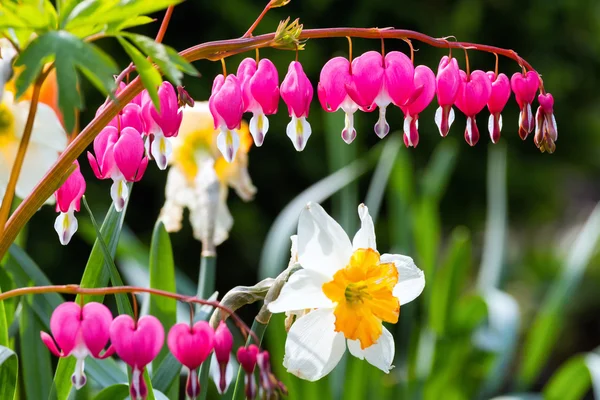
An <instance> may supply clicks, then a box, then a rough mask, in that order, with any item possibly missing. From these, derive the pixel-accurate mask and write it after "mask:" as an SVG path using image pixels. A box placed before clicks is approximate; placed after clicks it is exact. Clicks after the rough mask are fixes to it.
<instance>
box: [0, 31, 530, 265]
mask: <svg viewBox="0 0 600 400" xmlns="http://www.w3.org/2000/svg"><path fill="white" fill-rule="evenodd" d="M346 36H349V37H360V38H370V39H381V38H384V39H413V40H417V41H420V42H423V43H426V44H428V45H431V46H433V47H439V48H448V49H452V48H458V49H463V48H470V49H475V50H479V51H485V52H489V53H496V54H498V55H501V56H504V57H508V58H511V59H513V60H515V61H516V62H517V63H518V64H519V65H520V66H521V67H522V68H525V69H528V70H532V71H535V70H534V69H533V67H532V66H531V65H530V64H529V63H528V62H527V61H525V60H524V59H523V58H521V57H520V56H519V55H518V54H517V53H516V52H515V51H513V50H508V49H502V48H498V47H494V46H488V45H482V44H475V43H467V42H451V41H448V40H447V39H444V38H434V37H431V36H428V35H425V34H422V33H419V32H415V31H410V30H403V29H378V28H325V29H306V30H303V31H302V32H301V33H300V35H299V36H298V38H297V39H298V40H304V39H324V38H338V37H346ZM279 45H281V44H280V43H277V42H276V41H275V33H269V34H265V35H260V36H253V37H249V38H243V37H242V38H239V39H230V40H219V41H214V42H207V43H202V44H199V45H197V46H193V47H190V48H189V49H186V50H183V51H182V52H180V53H179V54H180V55H181V56H182V57H184V58H185V59H186V60H187V61H197V60H202V59H208V60H220V59H221V58H223V57H224V56H229V55H234V54H239V53H244V52H246V51H251V50H252V51H254V50H255V49H259V48H263V47H278V46H279ZM142 89H143V85H142V82H141V80H140V78H139V77H136V78H135V79H134V80H133V81H132V82H131V83H130V84H129V85H127V87H126V88H125V89H124V90H122V91H121V92H120V93H119V95H118V96H117V99H116V101H110V102H109V103H108V104H107V106H106V107H105V108H104V109H103V110H102V111H101V112H100V113H99V114H98V115H97V116H96V117H95V118H94V119H93V120H92V122H90V124H88V125H87V126H86V127H85V128H84V129H83V130H82V131H81V133H80V134H79V135H78V136H77V138H76V139H75V140H73V141H72V142H71V143H70V144H69V146H68V147H67V149H66V150H65V151H64V152H63V153H62V154H61V156H60V157H59V158H58V160H57V161H56V163H55V164H54V165H53V166H52V168H50V170H49V171H48V172H47V173H46V175H45V176H44V178H42V180H41V181H40V182H39V183H38V185H37V186H36V187H35V188H34V189H33V191H32V192H31V194H30V195H29V196H27V198H25V200H24V201H23V202H22V203H21V205H20V206H19V207H18V208H17V210H16V211H15V212H14V213H13V215H11V217H10V219H9V220H8V222H7V223H6V225H5V224H4V221H6V217H7V216H8V214H2V213H0V233H1V234H2V235H0V237H1V239H0V258H1V257H2V256H3V255H4V254H5V253H6V252H7V251H8V248H9V247H10V245H11V243H12V242H13V241H14V239H15V237H16V236H17V234H18V232H19V231H20V229H21V228H22V227H23V225H25V223H27V221H29V219H30V218H31V217H32V216H33V214H34V213H35V212H36V211H37V210H38V209H39V208H40V207H41V206H42V205H43V204H44V202H45V201H46V200H47V199H48V198H49V197H50V196H51V195H52V193H53V192H54V191H55V190H56V189H57V188H58V186H59V185H60V183H61V179H62V177H63V175H64V174H65V171H67V169H68V168H69V167H70V166H71V165H72V164H73V161H74V160H75V159H76V158H77V157H78V156H79V155H80V154H81V153H83V152H84V151H85V149H86V148H87V146H89V145H90V143H92V141H93V140H94V138H95V137H96V136H97V135H98V134H99V133H100V131H101V130H102V129H103V128H104V127H105V126H106V125H107V124H108V123H109V122H110V120H111V119H113V118H114V117H115V116H116V115H117V113H118V112H119V110H121V109H122V108H123V107H124V106H125V105H126V104H127V103H129V102H130V101H131V100H132V99H133V98H134V97H135V96H136V95H137V94H138V93H140V92H141V91H142ZM7 193H8V191H7ZM5 197H6V196H5ZM7 211H8V210H6V211H3V212H4V213H6V212H7ZM2 231H3V232H2Z"/></svg>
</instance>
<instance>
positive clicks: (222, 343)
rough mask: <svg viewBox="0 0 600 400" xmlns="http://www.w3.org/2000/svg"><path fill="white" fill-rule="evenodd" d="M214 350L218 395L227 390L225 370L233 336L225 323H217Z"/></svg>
mask: <svg viewBox="0 0 600 400" xmlns="http://www.w3.org/2000/svg"><path fill="white" fill-rule="evenodd" d="M213 344H214V348H215V358H216V359H217V362H218V363H219V382H218V384H217V386H218V388H219V393H225V390H226V388H227V384H228V383H227V379H226V374H225V372H226V369H227V364H228V363H229V357H230V355H231V349H232V348H233V335H232V334H231V332H230V331H229V328H227V324H226V323H225V321H221V322H219V326H218V327H217V329H216V330H215V336H214V340H213Z"/></svg>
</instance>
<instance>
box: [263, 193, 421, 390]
mask: <svg viewBox="0 0 600 400" xmlns="http://www.w3.org/2000/svg"><path fill="white" fill-rule="evenodd" d="M358 214H359V217H360V219H361V228H360V229H359V231H358V232H357V233H356V235H355V236H354V240H353V241H352V243H351V242H350V239H349V238H348V235H347V234H346V233H345V232H344V230H343V229H342V227H341V226H340V225H339V224H338V223H337V222H336V221H335V220H333V219H332V218H331V217H330V216H329V215H328V214H327V213H326V212H325V210H323V208H322V207H321V206H320V205H318V204H314V203H309V204H308V205H307V206H306V208H305V209H304V210H303V211H302V213H301V214H300V220H299V222H298V239H297V243H298V244H297V247H298V261H299V263H300V265H301V266H302V267H303V269H301V270H300V271H297V272H295V273H294V274H293V275H292V276H291V277H290V279H289V280H288V281H287V282H286V284H285V285H284V286H283V289H282V290H281V294H280V295H279V298H277V300H275V301H273V302H271V303H270V304H269V305H268V308H269V311H271V312H274V313H277V312H296V313H297V315H298V318H297V319H296V321H295V322H294V324H293V325H292V326H291V328H290V330H289V332H288V336H287V339H286V343H285V357H284V360H283V365H284V366H285V367H286V368H287V370H288V372H290V373H292V374H294V375H296V376H298V377H300V378H302V379H306V380H310V381H315V380H318V379H320V378H322V377H324V376H325V375H327V374H328V373H329V372H331V370H332V369H333V368H334V367H335V366H336V365H337V363H338V362H339V361H340V359H341V358H342V356H343V355H344V352H345V351H346V345H347V347H348V349H349V350H350V353H351V354H352V355H353V356H355V357H358V358H359V359H361V360H363V359H366V360H367V361H368V362H369V363H371V364H372V365H374V366H376V367H377V368H379V369H381V370H382V371H384V372H386V373H388V372H389V371H390V369H391V368H393V366H392V361H393V359H394V338H393V337H392V334H391V333H390V332H389V331H388V330H387V329H386V328H385V327H383V324H382V322H390V323H396V322H397V321H398V315H399V312H400V306H401V305H402V304H406V303H408V302H410V301H412V300H414V299H415V298H416V297H417V296H419V295H420V294H421V292H422V291H423V288H424V287H425V277H424V275H423V272H422V271H421V270H420V269H419V268H417V267H416V266H415V264H414V262H413V260H412V258H410V257H407V256H402V255H397V254H382V255H381V256H380V255H379V253H378V252H377V248H376V244H375V230H374V227H373V221H372V219H371V216H370V215H369V211H368V209H367V207H366V206H364V205H362V204H361V205H360V206H359V207H358ZM304 310H311V311H309V312H308V313H305V312H304Z"/></svg>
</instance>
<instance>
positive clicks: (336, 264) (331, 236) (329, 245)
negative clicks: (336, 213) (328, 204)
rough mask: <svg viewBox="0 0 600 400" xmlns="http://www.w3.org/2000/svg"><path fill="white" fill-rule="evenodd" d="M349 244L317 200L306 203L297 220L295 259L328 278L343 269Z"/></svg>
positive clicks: (340, 228) (349, 248)
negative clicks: (296, 250)
mask: <svg viewBox="0 0 600 400" xmlns="http://www.w3.org/2000/svg"><path fill="white" fill-rule="evenodd" d="M351 256H352V245H351V244H350V239H349V238H348V235H347V234H346V232H344V230H343V229H342V227H341V226H340V224H338V223H337V222H336V221H335V220H334V219H333V218H331V217H330V216H329V214H327V213H326V212H325V210H324V209H323V207H321V206H320V205H319V204H317V203H308V204H307V205H306V207H305V208H304V209H303V210H302V213H301V214H300V219H299V221H298V261H299V262H300V265H302V267H304V268H306V269H312V270H315V271H319V272H321V273H323V274H325V275H328V276H330V277H332V276H333V274H335V273H336V271H338V270H339V269H341V268H344V267H345V266H346V265H347V264H348V261H349V260H350V257H351Z"/></svg>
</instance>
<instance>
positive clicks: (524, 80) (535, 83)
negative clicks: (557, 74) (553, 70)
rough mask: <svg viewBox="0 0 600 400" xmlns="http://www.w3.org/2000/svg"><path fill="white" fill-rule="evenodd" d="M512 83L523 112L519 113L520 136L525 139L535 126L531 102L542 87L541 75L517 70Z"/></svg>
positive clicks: (511, 79)
mask: <svg viewBox="0 0 600 400" xmlns="http://www.w3.org/2000/svg"><path fill="white" fill-rule="evenodd" d="M510 84H511V87H512V90H513V92H514V93H515V98H516V100H517V103H518V104H519V108H520V109H521V114H520V115H519V136H520V137H521V139H523V140H525V139H526V138H527V135H529V134H530V133H531V132H532V131H533V128H534V120H533V114H532V112H531V103H533V100H534V99H535V94H536V92H537V91H538V89H539V87H540V77H539V75H538V74H537V72H535V71H527V73H525V74H522V73H520V72H516V73H515V74H513V76H512V77H511V78H510Z"/></svg>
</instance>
